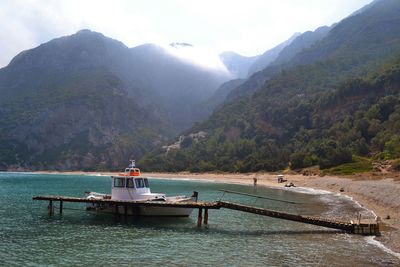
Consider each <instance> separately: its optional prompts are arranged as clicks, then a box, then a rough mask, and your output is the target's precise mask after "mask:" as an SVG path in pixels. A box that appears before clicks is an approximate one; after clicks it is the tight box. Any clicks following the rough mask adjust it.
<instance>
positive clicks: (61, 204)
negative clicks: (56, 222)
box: [60, 200, 63, 214]
mask: <svg viewBox="0 0 400 267" xmlns="http://www.w3.org/2000/svg"><path fill="white" fill-rule="evenodd" d="M62 212H63V201H62V200H60V214H62Z"/></svg>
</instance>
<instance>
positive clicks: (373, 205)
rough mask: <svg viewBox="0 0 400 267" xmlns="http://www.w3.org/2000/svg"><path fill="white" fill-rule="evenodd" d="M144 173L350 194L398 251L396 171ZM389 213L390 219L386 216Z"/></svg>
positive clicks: (383, 239) (398, 187)
mask: <svg viewBox="0 0 400 267" xmlns="http://www.w3.org/2000/svg"><path fill="white" fill-rule="evenodd" d="M32 173H39V174H40V173H42V174H66V175H67V174H69V175H95V176H96V175H102V176H110V175H116V174H117V173H118V172H82V171H72V172H58V171H57V172H56V171H38V172H32ZM142 175H143V176H147V177H151V178H164V179H165V178H166V179H178V180H179V179H185V180H198V181H201V180H203V181H208V182H220V183H233V184H243V185H253V183H254V180H253V179H254V178H257V185H259V186H267V187H271V188H280V189H287V190H290V188H285V187H284V185H285V184H286V183H289V182H292V183H294V184H295V185H296V187H298V186H299V187H305V188H309V189H314V190H324V191H329V192H332V193H338V194H341V195H346V196H348V197H351V198H352V199H353V201H355V202H357V203H358V204H359V205H361V206H362V207H364V208H367V209H368V210H371V211H373V212H374V213H375V214H376V215H377V216H378V217H380V218H381V221H382V224H381V233H382V235H381V236H379V237H376V238H375V239H376V240H377V241H379V242H381V243H382V244H384V246H386V247H387V248H389V249H390V250H392V251H393V252H395V253H400V212H399V211H400V197H399V192H400V181H399V179H398V177H397V174H394V175H393V177H392V176H391V174H390V173H387V174H385V175H384V176H381V177H376V176H375V175H371V174H358V175H354V176H348V177H338V176H323V177H321V176H304V175H301V174H285V179H286V180H287V181H286V182H284V183H278V182H277V175H276V174H270V173H243V174H242V173H189V172H180V173H156V172H143V173H142ZM388 216H390V219H387V217H388Z"/></svg>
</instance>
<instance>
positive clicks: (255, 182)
mask: <svg viewBox="0 0 400 267" xmlns="http://www.w3.org/2000/svg"><path fill="white" fill-rule="evenodd" d="M253 183H254V186H257V177H254V178H253Z"/></svg>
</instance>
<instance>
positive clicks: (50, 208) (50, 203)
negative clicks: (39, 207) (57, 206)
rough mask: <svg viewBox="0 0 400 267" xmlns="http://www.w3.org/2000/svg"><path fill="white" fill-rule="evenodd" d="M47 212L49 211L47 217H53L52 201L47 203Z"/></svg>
mask: <svg viewBox="0 0 400 267" xmlns="http://www.w3.org/2000/svg"><path fill="white" fill-rule="evenodd" d="M47 210H48V211H49V215H53V212H54V207H53V200H50V201H49V205H48V206H47Z"/></svg>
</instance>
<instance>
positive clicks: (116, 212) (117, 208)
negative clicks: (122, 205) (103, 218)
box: [114, 204, 119, 219]
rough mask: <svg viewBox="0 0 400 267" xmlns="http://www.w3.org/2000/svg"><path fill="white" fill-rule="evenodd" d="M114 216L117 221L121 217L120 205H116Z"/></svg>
mask: <svg viewBox="0 0 400 267" xmlns="http://www.w3.org/2000/svg"><path fill="white" fill-rule="evenodd" d="M114 209H115V210H114V216H115V219H117V218H118V217H119V206H118V204H115V205H114Z"/></svg>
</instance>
